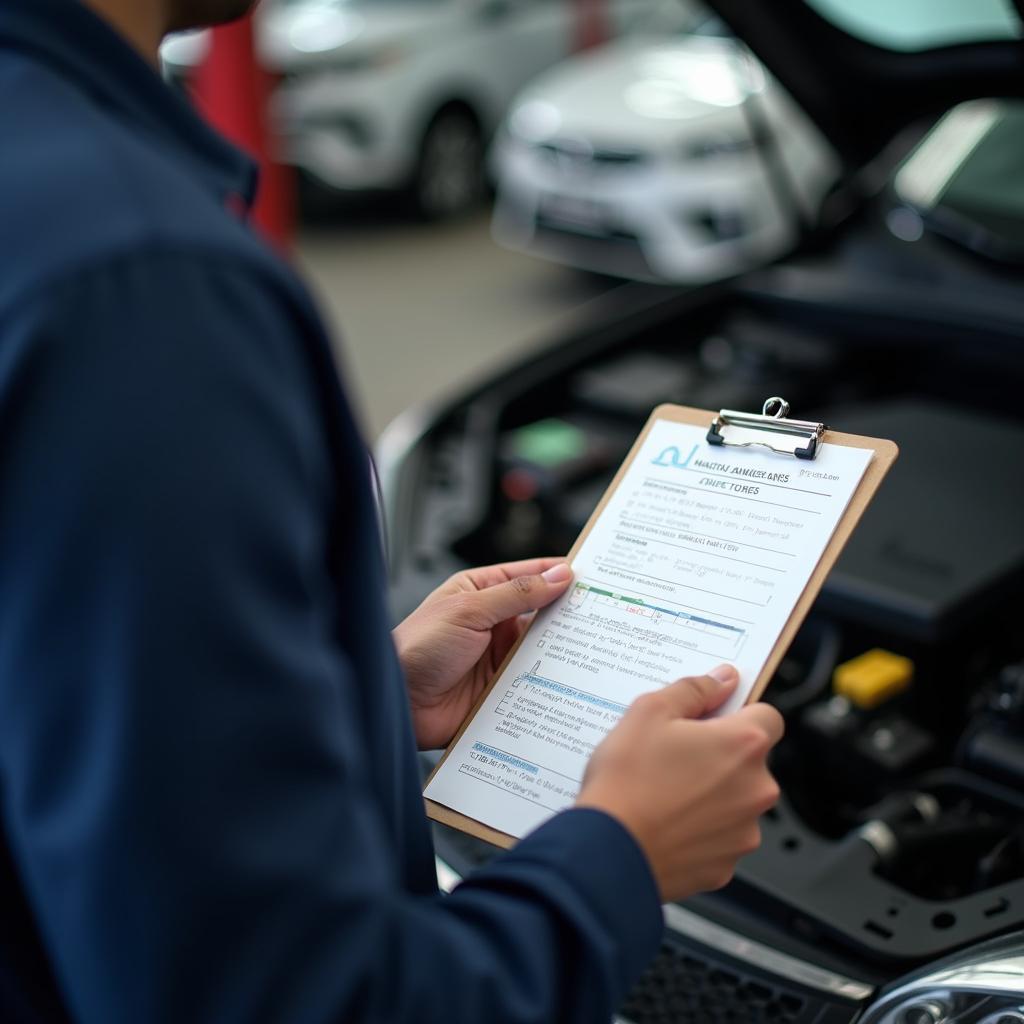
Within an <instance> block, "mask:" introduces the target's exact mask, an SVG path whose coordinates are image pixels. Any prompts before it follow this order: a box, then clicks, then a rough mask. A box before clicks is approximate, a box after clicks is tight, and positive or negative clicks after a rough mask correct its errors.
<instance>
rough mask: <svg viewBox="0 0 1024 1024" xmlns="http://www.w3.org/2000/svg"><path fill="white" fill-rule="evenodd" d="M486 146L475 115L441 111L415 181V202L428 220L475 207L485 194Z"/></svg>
mask: <svg viewBox="0 0 1024 1024" xmlns="http://www.w3.org/2000/svg"><path fill="white" fill-rule="evenodd" d="M483 165H484V145H483V138H482V137H481V134H480V126H479V125H478V124H477V122H476V119H475V118H474V117H473V115H472V114H471V113H470V112H469V111H467V110H463V109H460V108H457V107H449V108H448V109H446V110H442V111H441V112H440V113H439V114H438V115H437V116H436V117H435V118H434V120H433V121H431V122H430V126H429V127H428V128H427V131H426V133H425V134H424V136H423V142H422V143H421V145H420V154H419V160H418V161H417V164H416V173H415V176H414V178H413V182H412V200H413V203H414V205H415V207H416V211H417V212H418V213H419V214H420V216H422V217H424V218H426V219H428V220H445V219H446V218H449V217H457V216H459V215H460V214H463V213H466V212H467V211H469V210H472V209H473V208H474V207H476V206H477V205H478V204H479V202H480V200H481V198H482V197H483V193H484V166H483Z"/></svg>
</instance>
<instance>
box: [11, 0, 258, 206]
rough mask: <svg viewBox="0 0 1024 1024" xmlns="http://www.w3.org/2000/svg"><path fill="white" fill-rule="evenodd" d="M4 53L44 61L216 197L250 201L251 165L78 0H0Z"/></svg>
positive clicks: (252, 186) (253, 168)
mask: <svg viewBox="0 0 1024 1024" xmlns="http://www.w3.org/2000/svg"><path fill="white" fill-rule="evenodd" d="M4 50H14V51H16V52H18V53H21V54H24V55H25V56H28V57H30V58H31V59H33V60H36V61H38V62H40V63H43V64H47V65H48V66H49V67H50V68H52V69H53V70H55V71H56V72H57V73H58V74H60V75H61V76H62V77H64V78H65V79H67V80H68V81H70V82H72V83H73V84H74V86H75V87H76V88H77V89H79V90H80V91H82V92H84V93H87V94H88V95H89V96H90V98H91V99H92V101H93V102H95V103H96V104H98V105H100V106H102V107H104V108H106V109H107V110H109V111H111V112H112V113H113V115H114V116H115V117H117V118H119V119H120V120H122V121H124V122H126V123H127V124H129V125H130V126H131V127H132V128H133V129H134V130H136V131H139V132H142V133H145V134H147V135H149V136H150V137H151V138H153V139H155V140H156V141H157V142H158V143H159V144H162V145H164V146H168V147H171V148H173V149H174V150H175V151H176V152H177V153H178V154H179V155H182V156H185V157H186V158H187V159H189V160H190V161H191V162H192V163H193V164H194V166H195V168H196V171H197V173H198V174H199V175H200V176H201V177H202V178H203V179H204V180H206V181H207V182H208V184H209V186H210V187H211V189H213V190H214V192H215V193H216V194H217V196H218V197H219V199H220V200H221V201H226V200H228V198H229V197H232V196H234V197H238V198H239V199H241V200H242V202H243V203H244V204H245V206H246V207H247V208H248V207H249V206H251V205H252V200H253V197H254V195H255V191H256V164H255V163H254V162H253V161H252V160H251V159H250V158H249V157H248V156H246V155H245V154H244V153H242V152H241V151H240V150H237V149H235V148H234V147H233V146H232V145H230V144H229V143H228V142H227V141H225V140H224V139H223V138H222V137H221V136H220V135H218V134H217V133H216V132H215V131H214V130H213V129H212V128H211V127H209V126H208V125H207V124H206V123H205V122H204V121H203V120H202V119H201V117H200V116H199V114H198V113H196V111H195V110H193V109H192V107H191V105H190V104H189V102H188V101H187V100H186V99H185V98H183V97H182V96H181V95H180V94H179V93H178V92H177V91H176V90H174V89H172V88H171V87H169V86H168V85H166V84H165V83H164V82H163V81H162V80H161V78H160V76H159V75H158V74H157V73H156V71H155V70H154V69H153V68H152V67H151V66H150V65H149V64H147V63H146V61H145V60H144V59H143V58H142V56H141V55H140V54H138V53H137V52H136V51H135V50H134V49H133V48H132V47H131V46H130V45H129V44H128V43H127V42H126V41H125V40H123V39H122V38H121V37H120V36H119V35H118V34H117V32H116V31H115V30H114V29H113V28H111V27H110V26H109V25H108V24H107V23H106V22H105V21H103V20H102V19H101V18H100V17H98V16H97V15H96V14H94V13H93V12H92V11H91V10H89V9H88V8H87V7H86V6H85V5H84V4H82V3H80V2H79V0H2V2H0V57H2V54H3V51H4Z"/></svg>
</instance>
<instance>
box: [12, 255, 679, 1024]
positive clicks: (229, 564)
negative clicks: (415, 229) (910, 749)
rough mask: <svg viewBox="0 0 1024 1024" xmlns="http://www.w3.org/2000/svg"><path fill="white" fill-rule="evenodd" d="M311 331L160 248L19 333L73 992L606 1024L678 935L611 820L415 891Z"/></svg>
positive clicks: (62, 978) (268, 1010)
mask: <svg viewBox="0 0 1024 1024" xmlns="http://www.w3.org/2000/svg"><path fill="white" fill-rule="evenodd" d="M308 329H310V325H309V324H304V323H303V322H302V319H301V317H300V316H298V315H297V314H296V312H295V311H294V310H293V309H291V308H290V307H289V305H288V303H287V302H286V301H284V299H283V298H282V297H281V296H278V295H275V293H274V289H273V288H272V287H268V286H265V285H264V284H263V282H261V281H260V280H259V278H258V277H255V276H254V275H252V274H250V273H249V272H248V271H245V270H244V269H240V268H239V267H237V266H234V265H232V264H230V263H228V262H225V261H218V260H217V259H214V258H199V257H196V256H194V255H189V256H188V258H186V256H185V255H183V254H178V255H176V254H164V255H161V254H158V253H149V254H143V255H136V256H134V257H132V258H130V259H129V258H125V259H122V260H117V261H113V262H112V263H111V264H110V265H109V266H104V267H102V268H97V269H96V270H93V271H90V272H89V273H88V274H80V275H78V276H76V277H75V278H74V279H73V280H69V281H67V282H65V283H64V284H63V285H61V286H60V287H55V288H54V289H53V290H52V292H51V293H50V294H48V295H47V297H46V301H45V304H35V305H34V306H33V307H32V308H28V307H26V308H25V309H23V310H22V312H21V314H19V315H18V316H15V317H13V318H12V319H11V320H9V321H8V322H7V323H6V324H5V327H4V331H3V334H4V338H3V347H2V348H0V436H2V445H3V448H2V452H3V454H2V460H0V773H2V793H3V827H4V830H5V834H6V840H7V843H8V844H9V846H10V848H11V851H12V853H13V855H14V858H15V862H16V864H17V866H18V870H19V873H20V876H21V881H22V885H23V887H24V889H25V891H26V893H27V896H28V898H29V901H30V904H31V907H32V909H33V913H34V915H35V917H36V920H37V922H38V925H39V929H40V932H41V936H42V941H43V944H44V946H45V947H46V950H47V953H48V956H49V958H50V960H51V962H52V963H53V965H54V968H55V971H56V974H57V977H58V980H59V984H60V985H61V988H62V990H63V993H64V997H65V999H66V1001H67V1003H68V1005H69V1007H70V1009H71V1011H72V1015H73V1016H74V1017H75V1019H77V1020H80V1021H82V1022H83V1024H141V1022H147V1024H162V1022H174V1024H181V1022H185V1021H187V1022H189V1024H243V1022H245V1024H251V1022H257V1021H266V1022H275V1024H327V1022H372V1024H388V1022H417V1024H430V1022H434V1021H437V1022H442V1021H443V1022H445V1024H459V1022H465V1024H483V1022H487V1024H506V1022H507V1024H520V1022H522V1024H526V1022H542V1021H550V1022H559V1024H575V1022H580V1024H582V1022H588V1024H589V1022H595V1021H601V1020H607V1018H608V1016H609V1014H610V1013H611V1011H612V1010H613V1008H614V1006H615V1005H616V1002H617V1001H618V1000H619V999H621V998H622V996H623V994H624V992H625V990H626V988H627V987H628V986H629V985H630V984H631V983H632V982H633V981H634V980H635V978H636V976H637V975H638V973H639V972H640V970H641V969H642V968H643V966H644V964H645V963H646V961H647V960H648V959H649V958H650V957H651V956H652V955H653V953H654V952H655V949H656V946H657V942H658V938H659V935H660V928H661V914H660V909H659V907H658V901H657V894H656V890H655V887H654V885H653V881H652V879H651V876H650V873H649V870H648V867H647V865H646V862H645V861H644V859H643V857H642V855H641V853H640V851H639V849H638V848H637V847H636V845H635V844H634V842H633V841H632V839H631V838H630V837H629V836H628V835H627V834H626V833H625V831H624V830H623V829H622V828H621V827H620V826H619V825H618V824H616V823H615V822H614V821H612V820H611V819H610V818H608V817H606V816H604V815H601V814H599V813H596V812H592V811H570V812H568V813H566V814H564V815H561V816H559V817H558V818H556V819H554V820H553V821H552V822H550V823H549V824H548V825H546V826H544V827H543V828H541V829H540V830H538V832H537V833H535V834H534V835H533V836H532V837H530V838H528V839H527V840H525V841H524V842H522V843H521V844H520V845H519V846H518V848H517V849H516V850H514V851H512V852H511V853H509V854H507V855H504V856H502V857H499V858H498V859H497V860H496V861H495V862H494V863H493V865H492V866H490V867H489V868H488V869H487V870H485V871H483V872H481V873H480V874H479V875H478V876H475V877H474V878H473V879H471V880H470V881H468V882H466V883H464V884H463V885H462V886H460V887H459V888H458V889H457V890H456V891H455V893H453V894H452V895H451V896H448V897H440V896H438V895H437V894H436V893H431V894H426V895H424V894H415V893H413V892H410V891H409V890H408V889H407V888H406V887H405V884H404V882H403V877H402V872H401V870H400V866H399V863H398V857H397V853H396V850H395V849H394V846H395V841H394V839H393V838H392V837H391V836H392V833H391V832H390V831H389V830H388V828H387V826H386V823H385V821H384V820H383V816H382V810H381V804H380V800H379V799H378V797H377V796H375V789H374V779H373V770H374V769H373V765H372V764H370V763H368V762H369V754H368V751H367V748H366V741H365V738H364V736H363V734H362V733H361V731H360V726H359V722H360V714H359V709H360V708H361V707H362V706H363V702H364V701H365V700H366V699H367V696H366V694H367V693H368V692H369V691H370V690H372V688H373V687H374V686H375V685H378V683H379V681H377V680H374V679H356V678H355V672H354V670H353V667H352V660H351V657H350V653H351V652H347V651H346V647H345V644H344V643H343V642H342V641H341V639H339V636H340V634H339V631H338V630H337V629H336V627H335V618H336V615H337V614H338V604H337V598H336V587H337V581H336V580H335V579H334V577H333V576H332V574H331V572H330V571H329V569H328V566H329V563H330V557H331V550H330V549H331V534H332V531H333V530H337V529H340V530H344V529H346V528H350V527H351V524H350V523H349V522H348V521H347V519H346V513H345V507H344V506H345V495H346V493H347V492H351V489H352V488H355V487H361V486H362V485H363V483H364V481H363V480H362V479H357V480H345V481H342V482H341V483H340V484H338V483H336V482H335V481H333V480H332V479H331V474H332V472H333V467H334V465H336V463H334V462H332V460H331V458H330V456H329V447H330V446H329V441H328V439H327V437H326V435H327V433H328V428H327V425H326V422H325V416H324V411H323V406H324V403H323V400H322V386H321V385H322V382H318V380H317V373H316V372H315V371H314V370H313V369H311V366H312V363H311V361H310V360H309V359H308V358H307V357H306V355H305V354H304V352H305V346H306V342H307V339H304V338H303V332H304V331H306V330H308ZM339 495H340V498H339ZM332 523H333V524H334V525H333V526H332ZM344 583H345V585H346V586H349V587H352V588H365V589H366V591H367V592H368V593H369V592H379V590H380V588H381V587H382V582H381V581H380V580H360V579H350V580H346V581H344ZM403 735H404V734H402V733H401V731H399V737H400V738H401V737H402V736H403ZM418 813H419V812H418Z"/></svg>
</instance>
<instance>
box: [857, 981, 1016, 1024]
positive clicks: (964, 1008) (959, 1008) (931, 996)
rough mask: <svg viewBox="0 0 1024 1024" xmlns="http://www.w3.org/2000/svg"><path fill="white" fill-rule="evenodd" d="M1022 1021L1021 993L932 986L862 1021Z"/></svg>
mask: <svg viewBox="0 0 1024 1024" xmlns="http://www.w3.org/2000/svg"><path fill="white" fill-rule="evenodd" d="M954 1022H955V1024H1024V996H1022V995H1016V996H993V995H986V994H984V993H981V992H970V993H968V992H952V991H950V990H949V989H934V990H933V991H930V992H915V993H913V994H912V995H909V996H908V997H907V998H906V999H901V1000H898V1001H896V1002H893V1003H891V1004H890V1005H888V1006H886V1007H885V1008H884V1009H882V1010H880V1012H877V1013H868V1014H867V1016H865V1017H864V1018H863V1022H862V1024H954Z"/></svg>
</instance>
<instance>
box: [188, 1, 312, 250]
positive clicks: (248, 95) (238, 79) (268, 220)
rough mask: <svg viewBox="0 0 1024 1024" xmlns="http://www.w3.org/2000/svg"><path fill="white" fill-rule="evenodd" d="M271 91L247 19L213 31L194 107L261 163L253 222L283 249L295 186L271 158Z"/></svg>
mask: <svg viewBox="0 0 1024 1024" xmlns="http://www.w3.org/2000/svg"><path fill="white" fill-rule="evenodd" d="M272 87H273V76H271V75H270V74H269V73H268V72H267V71H265V70H264V69H263V68H262V67H261V66H260V64H259V62H258V61H257V59H256V54H255V49H254V46H253V28H252V15H251V14H250V15H247V16H246V17H244V18H241V19H239V20H238V21H235V22H232V23H231V24H230V25H222V26H220V27H218V28H215V29H213V30H212V31H211V33H210V49H209V52H208V53H207V55H206V58H205V60H204V61H203V63H202V64H201V65H200V67H199V69H198V71H197V73H196V79H195V90H194V91H195V97H196V102H197V104H198V106H199V108H200V110H202V112H203V114H204V115H205V116H206V118H207V120H208V121H209V122H210V123H211V124H212V125H213V126H214V127H215V128H216V129H217V130H218V131H220V132H221V134H222V135H224V136H225V137H226V138H228V139H230V140H231V141H232V142H233V143H234V144H235V145H236V146H239V147H240V148H242V149H244V150H246V152H248V153H249V154H251V155H252V156H253V157H254V158H255V159H256V160H257V161H259V165H260V185H259V190H258V192H257V194H256V205H255V206H254V208H253V212H252V219H253V223H254V224H255V225H256V227H257V228H258V229H259V230H260V231H261V232H262V233H263V235H264V236H265V237H266V238H268V239H269V240H270V241H271V242H273V243H274V244H275V245H276V246H278V247H279V248H281V249H283V250H287V249H288V248H289V246H290V245H291V240H292V235H293V233H294V225H295V196H294V181H293V175H292V171H291V169H290V168H288V167H285V166H284V165H282V164H279V163H276V162H275V161H274V158H273V157H274V148H273V140H272V138H271V133H270V125H269V120H268V117H267V108H268V104H269V101H270V93H271V89H272Z"/></svg>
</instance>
